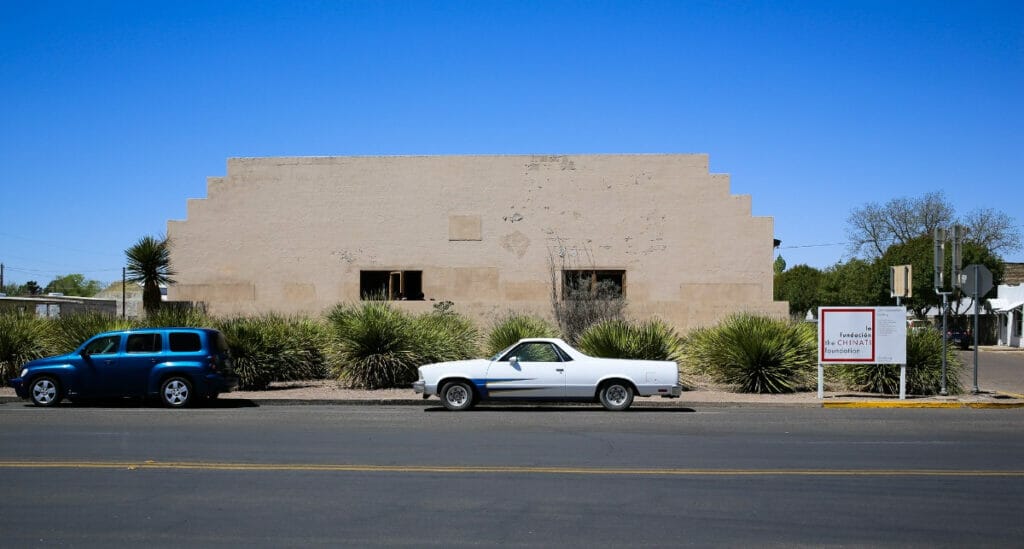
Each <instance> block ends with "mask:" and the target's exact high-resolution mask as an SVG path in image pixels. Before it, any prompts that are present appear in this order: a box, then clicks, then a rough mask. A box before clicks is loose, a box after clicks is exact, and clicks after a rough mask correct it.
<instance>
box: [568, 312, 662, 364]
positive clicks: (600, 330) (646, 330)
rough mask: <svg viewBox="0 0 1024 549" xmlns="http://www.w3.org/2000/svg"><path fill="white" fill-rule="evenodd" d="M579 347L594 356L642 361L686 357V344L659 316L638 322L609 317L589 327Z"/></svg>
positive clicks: (581, 338)
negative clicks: (684, 349) (684, 344)
mask: <svg viewBox="0 0 1024 549" xmlns="http://www.w3.org/2000/svg"><path fill="white" fill-rule="evenodd" d="M579 348H580V350H581V351H583V352H584V353H586V354H588V355H591V356H598V357H605V358H631V359H638V360H671V361H673V362H678V361H679V360H680V359H681V358H682V343H681V342H680V339H679V336H678V335H676V331H675V330H674V329H673V328H672V327H671V326H669V325H668V324H666V323H665V322H663V321H661V320H659V319H651V320H647V321H645V322H641V323H638V324H634V323H631V322H627V321H625V320H606V321H604V322H599V323H597V324H594V325H592V326H591V327H590V328H587V329H586V330H585V331H584V332H583V334H582V335H581V336H580V342H579Z"/></svg>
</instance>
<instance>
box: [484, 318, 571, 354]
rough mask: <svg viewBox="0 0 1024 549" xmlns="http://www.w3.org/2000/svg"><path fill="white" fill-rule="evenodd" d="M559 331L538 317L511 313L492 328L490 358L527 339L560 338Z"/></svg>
mask: <svg viewBox="0 0 1024 549" xmlns="http://www.w3.org/2000/svg"><path fill="white" fill-rule="evenodd" d="M558 335H559V334H558V329H557V328H555V327H554V326H553V325H552V324H551V323H550V322H548V321H547V320H544V319H543V318H540V317H538V316H533V315H528V314H521V313H510V314H509V315H507V316H505V317H503V318H501V319H500V320H498V322H497V323H495V325H494V327H493V328H491V333H490V335H488V336H487V349H486V354H487V355H488V356H490V355H494V354H496V353H500V352H501V351H503V350H505V349H507V348H509V347H511V346H512V345H513V344H514V343H515V342H517V341H519V340H520V339H523V338H526V337H558Z"/></svg>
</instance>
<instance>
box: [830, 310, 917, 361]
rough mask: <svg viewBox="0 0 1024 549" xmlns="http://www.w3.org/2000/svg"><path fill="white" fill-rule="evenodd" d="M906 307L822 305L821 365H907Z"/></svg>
mask: <svg viewBox="0 0 1024 549" xmlns="http://www.w3.org/2000/svg"><path fill="white" fill-rule="evenodd" d="M906 362H907V309H906V308H905V307H818V363H819V364H906Z"/></svg>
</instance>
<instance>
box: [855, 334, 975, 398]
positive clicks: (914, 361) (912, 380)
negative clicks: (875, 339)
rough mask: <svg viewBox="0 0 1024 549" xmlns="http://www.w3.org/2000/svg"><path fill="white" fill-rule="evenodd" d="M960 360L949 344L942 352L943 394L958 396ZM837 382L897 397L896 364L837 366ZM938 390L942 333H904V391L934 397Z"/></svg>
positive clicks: (959, 391)
mask: <svg viewBox="0 0 1024 549" xmlns="http://www.w3.org/2000/svg"><path fill="white" fill-rule="evenodd" d="M960 367H961V362H960V357H959V356H957V354H956V351H955V350H954V347H953V345H950V346H949V347H948V348H947V351H946V391H947V392H948V393H949V394H951V395H956V394H960V393H962V392H963V388H962V387H961V386H960ZM837 369H838V372H839V376H840V379H842V380H843V381H844V382H845V383H846V384H847V386H849V387H850V388H851V389H854V390H858V391H865V392H872V393H883V394H889V395H894V394H899V392H900V368H899V366H898V365H876V364H852V365H844V366H839V367H838V368H837ZM941 388H942V334H941V333H939V332H938V331H936V330H920V331H912V332H910V333H908V334H907V392H908V393H910V394H915V395H934V394H938V392H939V391H940V390H941Z"/></svg>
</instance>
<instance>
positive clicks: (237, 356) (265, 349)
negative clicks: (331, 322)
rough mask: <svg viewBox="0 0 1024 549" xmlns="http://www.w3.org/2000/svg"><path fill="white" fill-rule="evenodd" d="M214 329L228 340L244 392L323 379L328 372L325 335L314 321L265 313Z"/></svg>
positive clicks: (229, 320)
mask: <svg viewBox="0 0 1024 549" xmlns="http://www.w3.org/2000/svg"><path fill="white" fill-rule="evenodd" d="M214 327H215V328H217V329H218V330H220V331H221V332H222V333H223V334H224V337H225V339H227V342H228V347H229V348H230V349H231V356H232V358H233V361H234V364H235V373H236V374H237V375H238V377H239V378H240V388H241V389H243V390H260V389H266V388H267V386H268V385H270V383H271V382H274V381H293V380H303V379H318V378H324V377H326V376H327V372H328V371H329V370H330V367H331V363H332V357H331V355H330V353H329V350H328V348H329V346H328V337H327V331H326V329H325V327H324V326H323V325H322V324H321V323H319V322H317V321H315V320H312V319H308V318H303V317H288V316H283V315H279V314H275V313H267V314H262V315H259V316H255V317H232V318H225V319H219V320H217V321H216V322H215V326H214Z"/></svg>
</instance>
